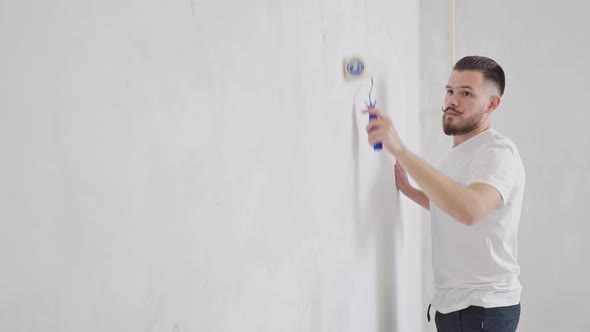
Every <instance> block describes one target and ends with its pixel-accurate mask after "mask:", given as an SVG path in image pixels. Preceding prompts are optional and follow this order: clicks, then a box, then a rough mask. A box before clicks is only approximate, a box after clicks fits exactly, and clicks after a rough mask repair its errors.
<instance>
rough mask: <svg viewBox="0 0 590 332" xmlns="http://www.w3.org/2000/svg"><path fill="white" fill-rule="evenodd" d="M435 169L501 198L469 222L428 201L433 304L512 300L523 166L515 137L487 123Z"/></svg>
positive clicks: (516, 288) (445, 308)
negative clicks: (486, 186)
mask: <svg viewBox="0 0 590 332" xmlns="http://www.w3.org/2000/svg"><path fill="white" fill-rule="evenodd" d="M439 170H440V171H441V172H442V173H443V174H445V175H446V176H448V177H450V178H452V179H453V180H455V181H458V182H459V183H461V184H463V185H470V184H472V183H476V182H477V183H486V184H489V185H491V186H493V187H495V188H496V189H497V190H498V192H499V193H500V194H501V195H502V203H501V204H500V206H499V207H497V208H496V209H494V210H492V212H491V213H490V214H489V215H488V216H486V217H485V218H484V219H483V220H480V221H479V222H478V223H476V224H475V225H471V226H467V225H464V224H462V223H460V222H459V221H457V220H455V219H454V218H453V217H451V216H449V215H448V214H446V213H445V212H444V211H442V210H441V209H440V208H438V207H437V206H435V205H434V204H433V203H432V202H430V211H431V217H432V264H433V272H434V284H435V295H434V298H433V300H432V306H434V307H435V308H436V309H437V310H438V311H439V312H441V313H449V312H452V311H457V310H461V309H464V308H467V307H469V306H471V305H476V306H481V307H484V308H492V307H502V306H510V305H516V304H518V303H519V302H520V292H521V289H522V286H521V284H520V281H519V280H518V275H519V273H520V268H519V266H518V263H517V261H516V256H517V241H516V234H517V231H518V224H519V219H520V211H521V207H522V198H523V192H524V183H525V171H524V166H523V165H522V161H521V159H520V155H519V154H518V150H517V149H516V146H515V145H514V143H513V142H512V141H511V140H509V139H508V138H506V137H504V136H502V135H501V134H499V133H497V132H496V131H494V130H492V129H488V130H486V131H484V132H482V133H480V134H478V135H476V136H474V137H472V138H470V139H468V140H467V141H465V142H463V143H461V144H459V145H457V146H456V147H454V148H452V150H451V151H450V152H449V154H448V156H447V157H446V158H445V160H444V161H443V162H442V164H441V166H440V168H439Z"/></svg>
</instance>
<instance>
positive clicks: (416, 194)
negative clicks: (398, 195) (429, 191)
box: [402, 187, 430, 210]
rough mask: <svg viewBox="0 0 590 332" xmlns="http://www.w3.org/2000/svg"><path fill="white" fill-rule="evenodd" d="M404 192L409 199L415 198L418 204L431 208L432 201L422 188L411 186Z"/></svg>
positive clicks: (427, 208)
mask: <svg viewBox="0 0 590 332" xmlns="http://www.w3.org/2000/svg"><path fill="white" fill-rule="evenodd" d="M402 193H403V194H404V195H406V197H408V198H409V199H411V200H413V201H414V202H415V203H416V204H418V205H420V206H421V207H423V208H425V209H426V210H430V201H429V199H428V197H427V196H426V195H425V194H424V192H422V190H420V189H416V188H414V187H410V188H408V189H406V190H404V191H402Z"/></svg>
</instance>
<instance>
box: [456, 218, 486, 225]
mask: <svg viewBox="0 0 590 332" xmlns="http://www.w3.org/2000/svg"><path fill="white" fill-rule="evenodd" d="M480 220H481V218H477V217H474V216H467V217H464V218H461V219H460V220H459V221H460V222H461V223H462V224H464V225H466V226H473V225H475V224H477V223H479V221H480Z"/></svg>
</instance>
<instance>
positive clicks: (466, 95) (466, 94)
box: [463, 91, 471, 97]
mask: <svg viewBox="0 0 590 332" xmlns="http://www.w3.org/2000/svg"><path fill="white" fill-rule="evenodd" d="M463 96H464V97H469V96H471V92H469V91H464V92H463Z"/></svg>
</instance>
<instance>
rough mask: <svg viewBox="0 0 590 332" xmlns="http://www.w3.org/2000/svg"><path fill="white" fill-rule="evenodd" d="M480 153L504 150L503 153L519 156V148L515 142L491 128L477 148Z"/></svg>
mask: <svg viewBox="0 0 590 332" xmlns="http://www.w3.org/2000/svg"><path fill="white" fill-rule="evenodd" d="M477 152H478V153H484V154H485V153H490V152H504V153H503V154H508V155H513V156H515V157H517V158H518V159H520V158H519V153H518V148H517V147H516V144H514V142H513V141H512V140H511V139H510V138H508V137H506V136H504V135H502V134H500V133H499V132H497V131H495V130H490V132H489V134H488V135H487V136H486V139H485V140H483V141H482V142H481V144H480V145H479V147H478V148H477Z"/></svg>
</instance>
